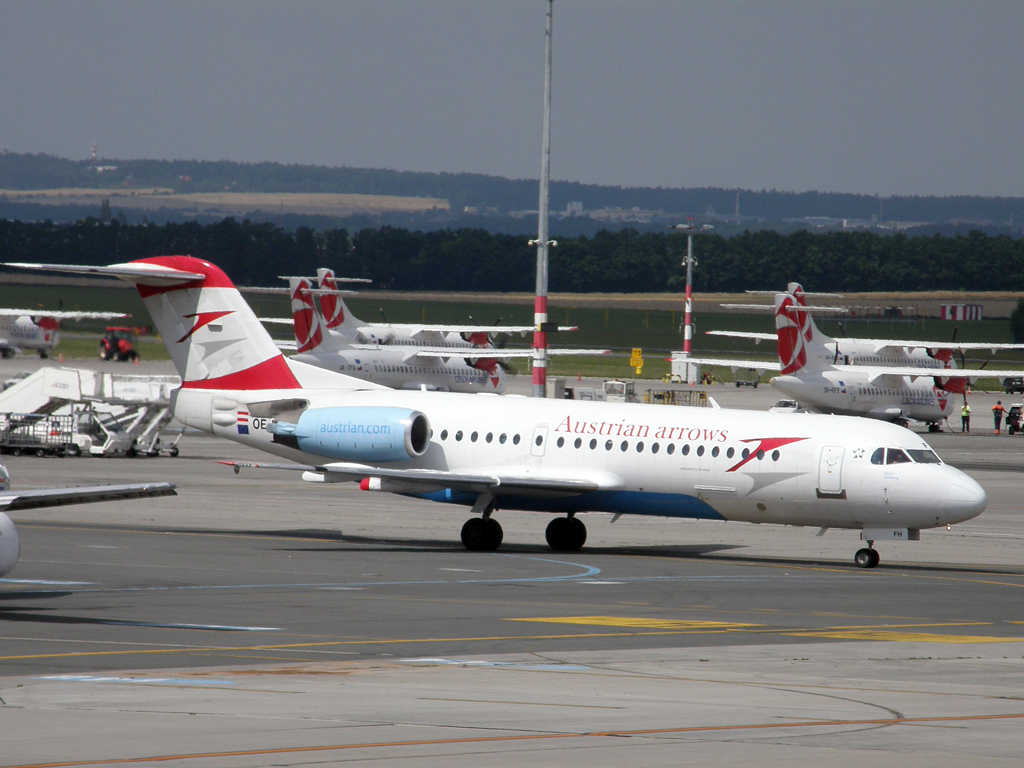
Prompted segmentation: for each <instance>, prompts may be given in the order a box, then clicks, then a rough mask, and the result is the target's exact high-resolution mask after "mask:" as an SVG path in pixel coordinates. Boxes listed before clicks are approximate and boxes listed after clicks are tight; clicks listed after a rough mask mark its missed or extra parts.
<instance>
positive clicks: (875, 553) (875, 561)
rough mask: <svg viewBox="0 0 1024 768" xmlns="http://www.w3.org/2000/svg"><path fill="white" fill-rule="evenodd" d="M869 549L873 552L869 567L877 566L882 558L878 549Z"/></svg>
mask: <svg viewBox="0 0 1024 768" xmlns="http://www.w3.org/2000/svg"><path fill="white" fill-rule="evenodd" d="M868 551H869V552H871V564H870V565H869V566H868V568H875V567H876V566H877V565H878V564H879V563H880V562H881V560H882V558H881V557H879V555H878V550H877V549H871V550H868Z"/></svg>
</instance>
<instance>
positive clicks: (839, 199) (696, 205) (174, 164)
mask: <svg viewBox="0 0 1024 768" xmlns="http://www.w3.org/2000/svg"><path fill="white" fill-rule="evenodd" d="M125 187H127V188H133V187H140V188H143V187H149V188H153V187H161V188H166V189H169V190H173V191H174V192H179V193H201V192H224V191H230V192H275V193H311V192H317V193H343V194H361V195H396V196H414V197H430V198H441V199H444V200H447V201H448V202H449V204H450V209H449V210H450V212H449V211H444V212H439V213H438V214H437V216H436V219H437V221H436V223H437V224H441V225H444V226H451V224H452V223H453V222H454V221H458V220H460V219H461V218H462V217H463V216H467V217H473V218H486V217H488V216H492V217H496V218H504V217H505V216H507V215H508V214H510V213H514V212H519V211H530V210H536V208H537V181H536V180H535V179H506V178H502V177H500V176H487V175H484V174H476V173H420V172H412V171H394V170H388V169H374V168H348V167H341V168H330V167H325V166H312V165H285V164H281V163H269V162H266V163H236V162H230V161H226V160H224V161H205V160H204V161H200V160H119V159H109V158H104V159H99V160H95V161H92V160H68V159H66V158H61V157H56V156H53V155H44V154H18V153H14V152H2V153H0V190H2V189H8V190H31V189H57V188H94V189H111V190H113V189H115V188H125ZM738 193H739V205H740V213H741V215H742V216H741V217H740V218H738V219H737V218H736V217H735V216H734V214H735V208H736V203H737V190H735V189H718V188H663V187H615V186H602V185H597V184H581V183H578V182H570V181H554V182H552V184H551V209H552V211H564V210H565V209H566V207H567V206H568V204H569V203H570V202H579V203H582V208H583V212H584V215H583V216H582V217H576V218H584V219H587V218H593V220H594V221H595V222H608V223H609V225H610V228H620V227H621V225H626V226H636V224H637V223H638V222H639V223H641V224H643V223H646V224H651V223H652V221H653V222H655V224H653V225H652V226H654V228H663V227H664V221H665V220H678V219H679V218H680V217H682V216H685V215H696V216H698V217H700V218H701V219H707V220H719V221H720V222H721V223H722V224H723V225H729V224H730V223H731V224H732V225H733V226H738V227H739V228H741V229H742V228H744V227H745V226H751V227H753V228H757V227H758V226H763V222H764V221H768V222H783V221H785V220H793V219H797V220H802V219H804V218H806V217H814V218H818V219H822V220H826V219H831V220H842V219H856V220H865V221H870V220H871V219H872V218H877V219H878V220H881V221H899V222H921V223H927V224H929V225H943V226H947V227H948V226H953V227H956V226H958V225H963V226H967V227H972V228H988V227H992V226H995V227H1005V226H1006V225H1007V224H1011V226H1015V227H1018V228H1019V227H1020V225H1021V224H1022V223H1024V198H1010V197H971V196H956V197H917V196H905V197H886V198H878V197H876V196H873V195H856V194H846V193H838V192H817V191H809V192H779V191H775V190H761V191H754V190H739V191H738ZM3 202H4V201H3V199H2V197H0V203H3ZM467 208H469V209H470V210H469V211H467V210H466V209H467ZM633 208H637V209H640V211H642V212H658V211H660V212H663V216H662V217H654V219H653V220H651V219H646V220H645V219H644V218H643V216H638V217H633V218H630V216H629V211H628V209H633ZM608 209H627V210H626V211H625V213H621V214H617V213H616V212H615V211H614V210H612V212H611V213H610V214H609V213H608ZM12 210H13V209H11V208H10V207H8V208H7V209H5V210H3V211H2V214H0V215H7V216H11V215H13V214H12V212H11V211H12ZM602 210H604V211H605V213H604V214H601V213H600V211H602ZM601 215H604V216H605V217H606V218H604V219H602V218H600V216H601ZM570 218H572V217H570ZM758 220H761V223H759V222H758ZM566 221H568V219H566ZM423 223H425V224H426V223H429V222H423ZM611 225H614V226H611ZM802 226H806V227H813V226H821V227H825V226H836V222H835V221H833V222H832V223H831V224H830V223H828V222H825V221H822V222H808V223H804V224H802ZM488 228H490V227H488ZM641 228H643V227H641ZM524 229H525V227H524Z"/></svg>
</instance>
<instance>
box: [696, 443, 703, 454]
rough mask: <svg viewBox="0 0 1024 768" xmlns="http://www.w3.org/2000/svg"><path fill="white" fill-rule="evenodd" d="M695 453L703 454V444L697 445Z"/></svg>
mask: <svg viewBox="0 0 1024 768" xmlns="http://www.w3.org/2000/svg"><path fill="white" fill-rule="evenodd" d="M697 455H698V456H703V455H704V446H703V445H698V446H697Z"/></svg>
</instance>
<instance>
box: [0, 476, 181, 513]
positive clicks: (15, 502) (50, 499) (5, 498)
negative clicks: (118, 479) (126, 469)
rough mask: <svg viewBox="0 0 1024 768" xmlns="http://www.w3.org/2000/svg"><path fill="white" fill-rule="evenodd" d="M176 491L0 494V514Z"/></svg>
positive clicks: (131, 488) (166, 486)
mask: <svg viewBox="0 0 1024 768" xmlns="http://www.w3.org/2000/svg"><path fill="white" fill-rule="evenodd" d="M176 487H177V486H176V485H175V484H174V483H134V484H127V485H96V486H91V487H83V488H47V489H45V490H38V491H3V492H0V510H2V511H4V512H12V511H17V510H22V509H37V508H40V507H58V506H63V505H66V504H87V503H90V502H94V501H117V500H119V499H143V498H149V497H153V496H176V495H177V491H175V490H174V489H175V488H176Z"/></svg>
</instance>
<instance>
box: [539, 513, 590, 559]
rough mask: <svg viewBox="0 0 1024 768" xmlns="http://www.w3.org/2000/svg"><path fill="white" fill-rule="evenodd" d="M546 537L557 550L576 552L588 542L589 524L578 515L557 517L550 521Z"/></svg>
mask: <svg viewBox="0 0 1024 768" xmlns="http://www.w3.org/2000/svg"><path fill="white" fill-rule="evenodd" d="M544 537H545V538H546V539H547V540H548V545H549V546H550V547H551V548H552V549H553V550H555V551H556V552H576V551H577V550H579V549H581V548H582V547H583V545H584V544H586V542H587V526H585V525H584V524H583V521H582V520H579V519H578V518H576V517H573V516H571V515H570V516H569V517H556V518H555V519H554V520H552V521H551V522H550V523H548V527H547V530H546V531H545V532H544Z"/></svg>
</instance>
